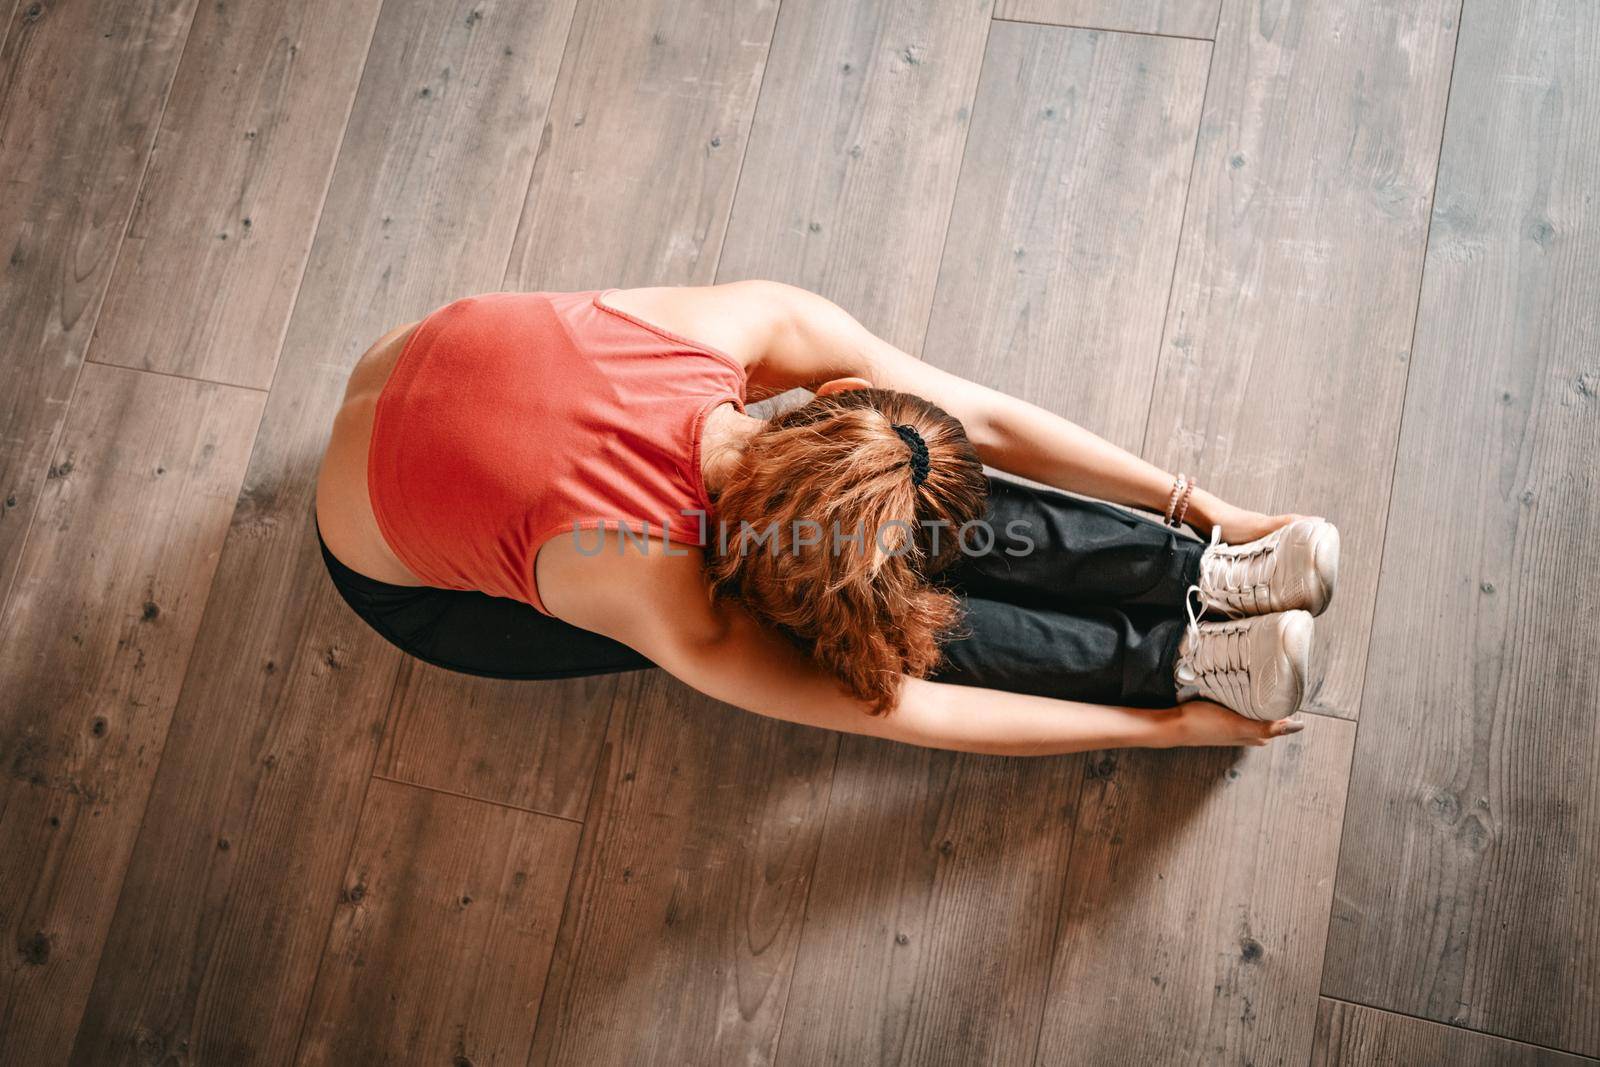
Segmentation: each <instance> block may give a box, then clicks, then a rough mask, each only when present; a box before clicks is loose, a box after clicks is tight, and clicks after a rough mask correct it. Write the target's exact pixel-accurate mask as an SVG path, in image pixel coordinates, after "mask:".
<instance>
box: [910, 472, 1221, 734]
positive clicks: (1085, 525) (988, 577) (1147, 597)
mask: <svg viewBox="0 0 1600 1067" xmlns="http://www.w3.org/2000/svg"><path fill="white" fill-rule="evenodd" d="M988 529H989V530H991V531H992V532H993V535H994V540H993V542H992V543H988V541H987V538H986V537H980V536H978V532H977V531H973V532H972V533H971V534H969V536H968V537H966V538H965V539H964V542H963V544H964V546H965V551H964V552H963V554H962V555H961V557H960V559H959V561H958V562H957V563H956V564H955V565H954V566H953V567H952V568H951V569H950V570H949V571H947V572H946V573H945V575H944V576H943V577H944V581H945V583H946V584H948V585H949V586H951V587H952V588H953V589H954V590H955V591H956V592H957V593H959V594H960V595H961V596H962V599H963V602H964V605H965V608H966V612H965V619H964V622H963V626H962V629H961V632H960V633H959V634H958V635H956V636H954V637H952V638H950V639H949V640H948V641H946V642H945V645H944V661H943V663H942V664H941V666H940V669H939V673H938V674H937V675H936V677H938V678H939V679H940V680H941V681H948V682H955V683H958V684H963V685H976V686H984V687H986V688H993V689H1006V690H1010V691H1012V692H1019V693H1033V694H1037V695H1041V696H1052V697H1058V698H1061V699H1067V700H1083V701H1088V702H1091V703H1097V704H1127V705H1134V706H1146V707H1167V706H1170V705H1172V704H1173V703H1174V702H1175V700H1176V686H1175V683H1174V680H1173V664H1174V661H1175V660H1176V658H1177V655H1178V644H1179V641H1180V640H1181V638H1182V637H1183V628H1184V627H1183V623H1184V610H1183V598H1184V596H1185V593H1186V591H1187V590H1188V588H1189V586H1190V585H1192V584H1193V583H1194V582H1195V580H1196V578H1197V576H1198V574H1199V570H1200V554H1201V553H1202V552H1203V551H1204V550H1205V546H1204V545H1202V544H1200V543H1199V542H1197V541H1194V540H1193V539H1191V538H1187V537H1183V536H1181V535H1179V534H1178V533H1177V531H1175V530H1171V529H1169V528H1167V527H1165V526H1162V525H1160V524H1158V523H1155V522H1151V521H1148V520H1146V519H1141V518H1139V517H1138V516H1136V515H1131V514H1129V513H1128V512H1125V511H1122V510H1120V509H1118V508H1114V507H1112V506H1110V505H1109V504H1102V503H1098V502H1095V501H1090V500H1081V499H1079V498H1077V497H1072V496H1068V495H1067V494H1065V493H1058V492H1054V491H1051V490H1047V489H1035V488H1032V487H1030V486H1025V485H1022V484H1020V483H1018V482H1013V481H1010V480H1008V479H1002V478H990V479H989V514H988ZM979 549H982V551H977V550H979Z"/></svg>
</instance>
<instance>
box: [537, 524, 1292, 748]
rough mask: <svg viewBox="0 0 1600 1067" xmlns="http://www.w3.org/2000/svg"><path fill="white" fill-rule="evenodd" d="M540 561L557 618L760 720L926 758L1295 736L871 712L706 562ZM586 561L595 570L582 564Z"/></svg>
mask: <svg viewBox="0 0 1600 1067" xmlns="http://www.w3.org/2000/svg"><path fill="white" fill-rule="evenodd" d="M545 555H546V553H541V558H540V564H539V585H540V589H541V590H543V591H545V594H544V595H545V603H546V605H547V606H548V607H549V608H550V609H551V610H552V611H554V612H555V613H556V615H557V616H558V617H560V618H562V619H565V620H566V621H568V622H570V623H573V624H574V625H577V626H582V627H584V628H585V629H589V630H594V631H596V632H599V633H603V634H605V635H606V636H608V637H611V638H613V639H615V640H618V641H621V642H623V643H624V644H627V645H629V646H631V647H632V648H634V649H637V650H638V651H639V652H641V653H642V654H644V655H645V656H647V657H649V658H650V659H651V660H652V661H653V662H655V663H657V664H659V665H660V666H661V667H663V668H664V669H666V670H667V671H669V672H671V673H672V674H673V675H675V676H676V677H677V678H679V679H680V680H682V681H683V682H685V683H687V684H688V685H690V686H693V687H694V688H695V689H698V690H699V691H700V692H702V693H705V694H706V695H708V696H711V697H714V698H716V699H717V700H721V701H724V702H725V703H728V704H733V705H736V706H738V707H741V708H744V709H746V710H747V711H753V712H755V713H757V714H760V715H768V716H771V717H773V718H778V719H785V720H787V721H789V722H798V723H805V724H807V725H810V726H820V727H823V728H826V729H830V730H842V731H845V732H847V733H857V734H867V735H870V736H874V737H881V738H885V739H888V740H892V741H902V742H905V743H908V744H914V745H923V746H926V747H929V748H943V749H953V750H956V751H961V752H985V753H994V754H1001V755H1030V756H1044V755H1053V754H1057V753H1063V752H1084V751H1091V750H1096V749H1105V748H1172V747H1176V746H1182V745H1262V744H1266V743H1267V742H1268V741H1269V740H1271V739H1272V738H1274V737H1278V736H1281V735H1283V734H1289V733H1294V732H1295V731H1297V730H1299V729H1300V728H1301V724H1300V723H1297V722H1293V721H1290V720H1286V719H1285V720H1279V721H1277V722H1257V721H1255V720H1252V719H1246V718H1243V717H1242V716H1239V715H1236V714H1234V713H1233V712H1231V711H1228V710H1227V709H1225V708H1222V707H1219V706H1217V705H1215V704H1210V703H1206V702H1204V701H1194V702H1190V703H1188V704H1183V705H1180V706H1179V707H1177V708H1168V709H1149V708H1123V707H1108V706H1105V705H1099V704H1081V703H1077V702H1074V701H1067V700H1052V699H1050V698H1047V697H1037V696H1027V695H1024V694H1019V693H1008V692H1003V691H1000V690H994V689H978V688H974V687H970V686H958V685H947V684H943V683H939V682H932V681H925V680H921V679H914V678H908V679H906V680H905V683H904V687H903V689H902V691H901V694H900V699H899V702H898V704H897V705H896V706H895V707H894V708H893V709H892V710H891V711H890V712H889V713H888V714H887V715H881V716H874V715H870V714H868V708H867V705H866V703H865V702H863V701H861V700H858V699H856V698H854V697H851V696H849V695H848V694H846V693H845V692H844V691H843V690H842V689H841V688H840V687H839V684H838V682H837V680H836V679H834V678H833V677H832V676H830V675H828V674H827V673H826V672H825V671H823V670H822V669H821V668H820V667H818V666H817V665H816V664H815V663H814V662H812V661H811V660H810V659H809V658H808V657H807V656H805V654H804V653H802V652H801V651H800V650H799V649H797V648H795V647H794V646H793V645H792V644H791V643H790V642H788V641H786V640H784V639H783V638H782V637H781V636H779V635H778V634H776V633H773V632H772V631H770V630H769V629H767V628H766V627H764V626H762V625H761V624H760V623H759V622H757V621H756V620H754V619H753V618H751V617H750V616H749V615H748V614H746V613H745V612H744V611H743V610H741V609H740V608H739V607H738V606H737V605H734V604H730V603H712V602H711V600H710V599H709V594H708V592H707V590H706V584H705V577H704V574H703V573H702V564H701V560H700V554H699V553H698V552H690V553H688V554H687V555H684V556H670V557H669V556H665V555H664V554H661V553H655V552H652V553H649V554H648V555H646V554H641V553H621V554H619V555H618V556H617V557H615V558H614V559H613V558H611V557H610V554H609V553H608V554H607V559H606V563H607V566H605V567H604V568H595V567H593V561H592V560H590V561H580V560H578V559H577V557H576V555H575V554H570V553H557V554H554V555H552V556H551V558H550V559H549V560H548V561H547V560H546V559H545ZM585 563H587V564H588V565H587V566H586V565H585Z"/></svg>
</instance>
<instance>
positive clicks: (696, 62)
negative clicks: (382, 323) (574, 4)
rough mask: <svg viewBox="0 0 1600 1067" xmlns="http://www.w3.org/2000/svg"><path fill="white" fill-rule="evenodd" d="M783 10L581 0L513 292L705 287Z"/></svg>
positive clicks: (765, 0)
mask: <svg viewBox="0 0 1600 1067" xmlns="http://www.w3.org/2000/svg"><path fill="white" fill-rule="evenodd" d="M777 12H778V4H777V0H745V2H741V3H738V4H728V3H725V2H719V0H692V2H683V0H647V2H644V3H641V2H639V0H598V2H594V3H584V4H581V5H579V7H578V10H577V13H576V14H575V15H574V16H573V27H572V36H571V40H570V42H569V44H568V47H567V53H566V59H565V61H564V62H563V63H562V68H561V80H560V81H559V82H558V83H557V85H556V94H555V98H554V100H552V102H551V105H550V118H549V120H548V121H547V122H546V124H545V133H544V138H545V143H544V146H543V149H542V151H541V152H540V153H539V159H538V162H537V164H536V165H535V168H534V175H533V184H532V186H531V187H530V188H529V190H528V201H527V205H526V206H525V208H524V209H523V214H522V222H521V225H520V226H519V228H518V234H517V245H516V250H515V251H514V252H513V253H512V257H511V266H510V268H509V269H508V271H507V275H506V286H507V288H520V289H555V290H563V289H599V288H604V287H608V286H619V287H623V288H626V287H628V286H642V285H708V284H710V283H711V281H712V279H713V277H714V276H715V274H716V268H717V254H718V252H719V251H720V250H721V248H722V239H723V234H724V233H725V232H726V230H727V225H728V212H729V209H730V207H731V205H732V203H733V191H734V186H735V184H736V183H737V182H738V180H739V164H740V161H741V160H742V159H743V157H744V153H745V148H746V144H747V141H748V138H749V133H750V123H751V119H752V117H753V112H754V111H755V105H756V91H757V89H758V88H759V87H760V85H761V75H762V70H763V68H764V66H765V64H766V58H767V48H768V45H769V44H770V43H771V41H772V29H773V22H774V20H775V19H776V17H777Z"/></svg>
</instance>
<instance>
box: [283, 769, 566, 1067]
mask: <svg viewBox="0 0 1600 1067" xmlns="http://www.w3.org/2000/svg"><path fill="white" fill-rule="evenodd" d="M578 829H579V828H578V824H577V823H574V822H568V821H566V820H562V819H551V818H547V817H545V816H542V815H534V814H530V813H528V812H520V811H513V810H511V809H510V808H503V807H499V806H496V805H492V804H482V803H478V802H475V801H472V800H466V799H463V798H461V797H452V796H446V795H444V794H442V793H435V792H431V791H428V790H424V789H416V788H414V787H411V786H406V785H399V784H396V783H394V782H386V781H375V782H373V783H372V789H371V792H370V793H368V795H367V803H366V807H365V811H364V813H363V815H362V818H361V827H360V830H359V831H358V832H357V834H356V842H355V851H354V853H353V854H352V855H351V857H350V869H349V871H348V872H347V873H346V875H345V881H344V891H343V894H342V895H341V898H340V902H339V909H338V912H337V913H336V914H335V916H334V921H333V930H332V933H331V935H330V937H329V941H328V948H327V951H326V952H325V953H324V955H323V962H322V968H321V970H320V971H319V972H318V976H317V989H316V996H315V997H314V999H313V1003H312V1008H311V1013H310V1016H309V1018H308V1020H307V1023H306V1032H305V1039H304V1041H303V1042H302V1044H301V1048H300V1055H299V1056H298V1057H297V1058H296V1062H297V1063H303V1064H333V1065H335V1067H343V1065H345V1064H357V1063H457V1064H459V1063H463V1062H466V1063H472V1064H482V1065H484V1067H488V1065H490V1064H507V1065H517V1067H521V1065H522V1064H524V1063H526V1062H527V1059H528V1045H529V1042H530V1040H531V1038H532V1037H533V1020H534V1016H535V1014H536V1012H537V1006H538V1003H539V996H540V992H541V991H542V989H543V987H544V980H545V971H546V968H547V967H548V966H549V963H550V952H551V949H552V947H553V946H554V944H555V939H556V926H557V924H558V923H559V922H560V920H561V901H562V897H563V895H564V890H565V889H566V886H567V879H568V878H569V877H570V876H571V874H572V861H573V858H574V856H575V855H576V853H577V849H578Z"/></svg>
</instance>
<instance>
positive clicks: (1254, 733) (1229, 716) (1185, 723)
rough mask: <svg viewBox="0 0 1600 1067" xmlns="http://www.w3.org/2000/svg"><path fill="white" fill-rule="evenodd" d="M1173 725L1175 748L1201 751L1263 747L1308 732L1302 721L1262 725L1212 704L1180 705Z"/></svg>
mask: <svg viewBox="0 0 1600 1067" xmlns="http://www.w3.org/2000/svg"><path fill="white" fill-rule="evenodd" d="M1177 711H1178V716H1177V719H1176V721H1175V722H1174V723H1173V727H1172V732H1173V739H1174V740H1173V747H1174V748H1197V747H1205V746H1212V745H1231V746H1238V745H1253V746H1257V747H1259V746H1261V745H1264V744H1266V743H1267V742H1268V741H1271V740H1272V739H1273V738H1275V737H1285V736H1287V735H1289V734H1297V733H1299V732H1300V731H1301V730H1304V729H1305V728H1306V724H1305V721H1304V720H1302V719H1278V720H1277V721H1275V722H1261V721H1260V720H1257V719H1247V718H1245V717H1244V716H1243V715H1240V714H1238V713H1236V712H1232V711H1229V710H1228V709H1227V708H1225V707H1223V706H1222V705H1221V704H1213V703H1212V702H1211V701H1209V700H1190V701H1188V702H1186V703H1183V704H1179V705H1178V708H1177Z"/></svg>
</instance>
